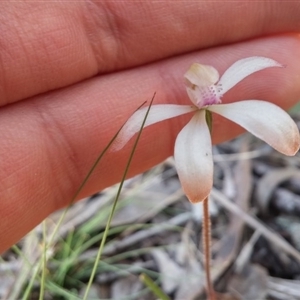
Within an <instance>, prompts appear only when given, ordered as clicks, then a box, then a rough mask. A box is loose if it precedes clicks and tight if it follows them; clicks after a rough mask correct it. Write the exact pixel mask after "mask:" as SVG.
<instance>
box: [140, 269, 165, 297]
mask: <svg viewBox="0 0 300 300" xmlns="http://www.w3.org/2000/svg"><path fill="white" fill-rule="evenodd" d="M140 280H141V281H142V282H143V283H144V284H145V285H146V286H147V287H148V288H149V290H150V291H151V292H152V293H153V294H154V295H155V296H156V297H158V299H161V300H170V297H169V296H168V295H166V294H165V293H164V292H163V291H162V290H161V288H160V287H159V286H158V285H157V284H156V283H155V282H154V281H153V280H152V279H151V278H150V277H149V276H148V275H146V274H145V273H143V274H141V275H140Z"/></svg>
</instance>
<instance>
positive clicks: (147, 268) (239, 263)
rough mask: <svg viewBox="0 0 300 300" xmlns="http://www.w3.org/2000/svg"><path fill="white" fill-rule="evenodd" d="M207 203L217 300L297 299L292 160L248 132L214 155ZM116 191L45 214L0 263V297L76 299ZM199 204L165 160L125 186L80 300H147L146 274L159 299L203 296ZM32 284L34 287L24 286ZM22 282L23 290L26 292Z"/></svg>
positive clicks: (295, 161) (298, 191) (298, 230)
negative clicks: (158, 290)
mask: <svg viewBox="0 0 300 300" xmlns="http://www.w3.org/2000/svg"><path fill="white" fill-rule="evenodd" d="M214 160H215V175H214V176H215V177H214V190H213V191H212V194H211V198H210V215H211V220H212V248H213V261H212V264H211V270H212V274H213V279H214V286H215V289H216V290H217V291H218V293H219V299H249V300H254V299H255V300H257V299H258V300H260V299H272V300H296V299H300V252H299V250H300V222H299V220H300V171H299V165H300V156H299V154H298V155H297V156H295V157H285V156H282V155H280V154H278V153H277V152H275V151H274V150H273V149H271V148H270V147H269V146H267V145H265V144H264V143H262V142H260V141H258V140H257V139H255V138H254V137H252V136H251V135H249V134H245V135H243V136H241V137H239V138H237V139H236V140H233V141H231V142H228V143H225V144H222V145H219V146H217V147H215V148H214ZM116 191H117V187H112V188H109V189H107V190H105V191H103V192H102V193H100V194H98V195H94V196H93V197H91V198H89V199H86V200H84V201H81V202H79V203H77V204H75V205H73V206H72V207H71V208H70V209H69V210H68V212H67V215H66V217H65V219H64V221H63V223H62V224H61V226H60V227H59V231H58V235H56V238H55V239H54V240H53V241H52V243H51V245H49V246H48V247H47V251H46V252H45V251H43V249H45V247H44V245H45V243H46V244H47V241H49V237H50V236H51V234H52V233H53V230H54V226H55V224H56V222H57V221H58V219H59V217H60V216H61V214H62V213H63V211H61V212H57V213H55V214H53V215H51V216H50V217H49V218H48V219H47V220H46V221H45V222H44V227H43V225H40V226H38V227H37V228H36V229H35V230H33V231H32V232H31V233H30V234H29V235H28V236H26V237H25V238H24V239H23V240H22V241H21V242H20V243H19V244H18V245H16V246H14V247H13V248H12V249H10V250H9V251H7V252H6V253H5V254H4V255H3V256H2V258H1V261H0V298H1V299H12V300H15V299H39V286H40V282H41V281H40V280H41V279H40V278H41V275H40V273H39V272H38V273H37V276H36V277H34V274H35V272H36V270H37V265H38V264H39V263H40V264H41V261H44V268H46V280H45V295H44V296H43V299H82V295H83V293H84V289H85V286H86V283H87V281H88V278H89V276H90V273H91V269H92V266H93V261H94V260H95V257H96V254H97V251H98V247H99V241H100V240H101V238H102V233H103V228H104V226H105V224H106V222H107V218H108V214H109V211H110V208H111V204H112V201H113V200H114V196H115V195H116ZM201 220H202V205H201V204H198V205H191V204H190V203H189V202H188V200H187V199H186V197H185V196H184V194H183V192H182V191H181V188H180V183H179V181H178V178H177V175H176V171H175V169H174V163H173V160H172V159H171V158H170V159H168V160H167V161H166V162H164V163H163V164H161V165H159V166H157V167H156V168H154V169H153V170H150V171H148V172H147V173H145V174H142V175H140V176H137V177H135V178H133V179H130V180H128V181H126V184H125V187H124V189H123V192H122V197H121V200H120V202H119V205H118V208H117V212H116V214H115V217H114V219H113V224H112V227H111V229H110V232H109V239H108V242H107V244H106V246H105V248H104V252H103V259H102V261H101V263H100V265H99V267H98V270H97V276H96V279H95V282H94V283H93V286H92V289H91V291H90V294H89V299H115V300H123V299H139V300H154V299H157V298H156V297H155V296H154V295H153V294H152V293H151V292H150V291H149V290H148V289H147V288H146V287H145V286H144V285H143V283H142V282H141V280H140V278H139V276H140V275H141V274H142V273H145V274H148V275H149V276H150V277H151V278H152V279H153V280H154V281H155V282H156V283H157V284H159V285H160V287H161V288H162V290H163V291H164V292H165V293H166V294H167V295H168V296H169V299H176V300H189V299H191V300H192V299H195V300H196V299H205V294H204V289H203V287H204V283H205V277H204V276H205V275H204V273H203V266H202V263H203V254H202V251H201ZM34 278H35V280H34ZM31 279H32V285H31V287H30V288H28V286H30V285H29V282H30V280H31Z"/></svg>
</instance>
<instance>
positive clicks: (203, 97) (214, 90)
mask: <svg viewBox="0 0 300 300" xmlns="http://www.w3.org/2000/svg"><path fill="white" fill-rule="evenodd" d="M220 92H221V88H220V87H218V86H217V85H210V86H206V87H203V86H201V87H199V86H195V88H194V90H193V96H194V97H195V101H193V103H194V104H196V106H197V107H198V108H203V107H206V106H209V105H213V104H219V103H221V102H222V101H221V97H222V95H221V93H220ZM189 96H190V95H189Z"/></svg>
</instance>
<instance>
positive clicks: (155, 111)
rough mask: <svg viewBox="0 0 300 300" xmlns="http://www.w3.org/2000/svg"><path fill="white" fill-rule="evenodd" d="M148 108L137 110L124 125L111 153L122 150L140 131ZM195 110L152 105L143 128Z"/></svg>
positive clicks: (189, 106)
mask: <svg viewBox="0 0 300 300" xmlns="http://www.w3.org/2000/svg"><path fill="white" fill-rule="evenodd" d="M147 110H148V107H143V108H141V109H139V110H137V111H136V112H135V113H134V114H133V115H132V116H131V117H130V118H129V119H128V121H127V122H126V123H125V125H124V127H123V128H122V129H121V131H120V133H119V135H118V136H117V138H116V139H115V141H114V144H113V145H112V148H111V149H112V151H118V150H120V149H122V148H123V147H124V146H125V144H126V143H127V142H128V141H129V140H130V139H131V138H132V137H133V136H134V135H135V134H136V133H137V132H139V131H140V129H141V125H142V123H143V120H144V119H145V115H146V113H147ZM195 110H196V108H195V107H193V106H191V105H176V104H157V105H153V106H152V107H151V109H150V111H149V115H148V117H147V119H146V122H145V125H144V128H145V127H146V126H149V125H152V124H155V123H158V122H161V121H164V120H167V119H171V118H174V117H177V116H180V115H184V114H187V113H189V112H192V111H195Z"/></svg>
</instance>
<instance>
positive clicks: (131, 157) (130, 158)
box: [83, 93, 156, 300]
mask: <svg viewBox="0 0 300 300" xmlns="http://www.w3.org/2000/svg"><path fill="white" fill-rule="evenodd" d="M155 94H156V93H154V95H153V97H152V99H151V102H150V105H149V107H148V109H147V112H146V114H145V118H144V120H143V122H142V124H141V128H140V131H139V133H138V135H137V138H136V139H135V142H134V145H133V147H132V150H131V152H130V155H129V159H128V162H127V164H126V167H125V171H124V173H123V176H122V180H121V182H120V186H119V188H118V191H117V195H116V198H115V201H114V203H113V206H112V209H111V212H110V214H109V217H108V220H107V223H106V226H105V230H104V234H103V238H102V240H101V243H100V247H99V251H98V253H97V257H96V259H95V263H94V266H93V270H92V273H91V276H90V278H89V282H88V285H87V288H86V290H85V293H84V296H83V300H87V298H88V294H89V291H90V288H91V286H92V283H93V280H94V278H95V275H96V271H97V267H98V264H99V262H100V260H101V255H102V252H103V248H104V245H105V242H106V239H107V235H108V231H109V229H110V224H111V221H112V218H113V215H114V213H115V210H116V206H117V203H118V200H119V198H120V194H121V191H122V188H123V185H124V181H125V179H126V177H127V174H128V171H129V167H130V165H131V162H132V159H133V156H134V153H135V150H136V147H137V145H138V142H139V140H140V137H141V134H142V131H143V128H144V126H145V123H146V120H147V117H148V115H149V112H150V109H151V106H152V103H153V100H154V98H155Z"/></svg>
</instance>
